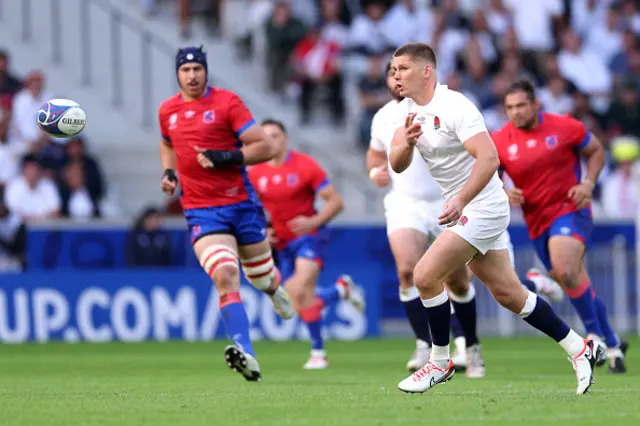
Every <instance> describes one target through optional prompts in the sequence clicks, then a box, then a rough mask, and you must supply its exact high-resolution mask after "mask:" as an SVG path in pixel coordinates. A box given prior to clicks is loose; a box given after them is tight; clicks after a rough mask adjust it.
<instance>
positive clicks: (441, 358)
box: [429, 345, 449, 368]
mask: <svg viewBox="0 0 640 426" xmlns="http://www.w3.org/2000/svg"><path fill="white" fill-rule="evenodd" d="M429 361H431V362H432V363H434V364H435V365H436V367H438V368H447V365H449V346H436V345H432V346H431V356H430V357H429Z"/></svg>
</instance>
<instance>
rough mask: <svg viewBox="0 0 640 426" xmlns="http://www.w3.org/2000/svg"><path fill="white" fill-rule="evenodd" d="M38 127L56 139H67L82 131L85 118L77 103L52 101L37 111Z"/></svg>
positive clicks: (59, 100)
mask: <svg viewBox="0 0 640 426" xmlns="http://www.w3.org/2000/svg"><path fill="white" fill-rule="evenodd" d="M37 119H38V126H40V128H41V129H42V130H43V131H44V132H46V133H47V134H49V135H51V136H53V137H56V138H69V137H72V136H75V135H77V134H78V133H80V132H81V131H82V129H84V125H85V122H86V119H87V116H86V114H85V112H84V110H83V109H82V108H81V107H80V104H78V103H77V102H74V101H71V100H69V99H52V100H50V101H48V102H45V103H44V104H43V105H42V106H41V107H40V110H39V111H38V116H37Z"/></svg>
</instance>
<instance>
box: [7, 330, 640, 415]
mask: <svg viewBox="0 0 640 426" xmlns="http://www.w3.org/2000/svg"><path fill="white" fill-rule="evenodd" d="M224 345H225V343H224V342H214V343H206V344H205V343H163V344H159V343H149V344H78V345H63V344H50V345H21V346H8V345H0V425H2V426H9V425H36V426H55V425H61V426H62V425H64V426H72V425H83V426H86V425H117V426H129V425H136V426H137V425H208V426H211V425H215V426H217V425H220V426H222V425H237V426H246V425H260V426H271V425H274V426H275V425H278V426H287V425H296V426H298V425H299V426H315V425H330V426H343V425H344V426H365V425H366V426H375V425H380V426H386V425H425V424H437V425H439V426H447V425H458V426H466V425H471V424H473V425H476V424H480V425H502V424H505V425H506V424H508V425H529V424H531V425H540V426H546V425H563V426H567V425H574V424H575V425H581V426H584V425H596V424H598V425H602V424H604V423H606V426H612V425H634V424H640V381H639V380H638V378H639V377H640V374H638V371H640V356H639V354H640V340H637V339H636V340H632V341H631V345H632V346H631V351H630V356H629V357H628V360H627V362H628V367H629V370H630V372H629V373H627V375H626V376H613V375H609V374H607V372H606V368H602V369H598V370H597V375H596V385H595V386H594V387H593V388H592V392H591V393H590V394H589V395H586V396H576V395H575V394H574V392H575V386H576V381H575V376H574V374H573V370H572V368H571V365H570V364H569V362H568V361H566V355H565V354H564V352H563V351H562V350H561V349H560V348H559V347H558V346H557V345H554V344H552V343H551V342H549V341H547V340H546V339H535V338H534V339H515V340H489V339H487V340H485V341H484V343H483V351H484V355H485V360H486V362H487V374H488V375H487V377H486V378H485V379H481V380H470V379H467V378H466V377H464V375H463V374H457V375H456V376H455V377H454V379H453V380H452V381H451V382H449V383H447V384H445V385H440V386H436V387H435V388H434V389H433V390H431V391H429V392H427V393H425V394H423V395H405V394H404V393H402V392H400V391H398V390H397V388H396V385H397V383H398V382H399V381H400V380H402V379H403V378H405V377H406V375H407V373H406V372H405V371H404V363H405V361H406V359H407V358H408V356H409V354H410V352H411V350H412V348H413V343H412V342H410V341H408V340H380V341H362V342H353V343H350V342H329V344H328V350H329V355H330V362H331V367H330V369H329V370H327V371H303V370H302V369H301V365H302V364H303V362H304V361H305V360H306V359H305V358H306V355H307V353H308V352H307V351H308V346H307V344H306V343H304V342H291V343H275V342H259V343H257V344H256V348H257V351H258V354H259V356H260V361H261V366H262V370H263V373H264V381H263V382H262V383H247V382H245V381H244V380H243V379H242V378H241V377H240V376H239V375H238V374H237V373H233V372H231V370H229V369H228V368H227V367H226V365H225V363H224V362H223V358H222V349H223V347H224Z"/></svg>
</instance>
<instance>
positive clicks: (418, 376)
mask: <svg viewBox="0 0 640 426" xmlns="http://www.w3.org/2000/svg"><path fill="white" fill-rule="evenodd" d="M454 373H455V369H454V367H453V362H452V361H451V360H449V365H447V367H446V368H439V367H437V366H436V365H435V364H434V363H433V362H431V361H429V362H428V363H427V365H425V366H424V367H422V368H421V369H420V370H418V371H416V372H415V373H413V374H412V375H411V376H409V377H407V378H406V379H404V380H403V381H401V382H400V383H399V384H398V389H400V390H401V391H402V392H405V393H423V392H425V391H427V390H429V389H431V388H432V387H434V386H435V385H437V384H439V383H446V382H447V381H449V380H451V378H452V377H453V375H454Z"/></svg>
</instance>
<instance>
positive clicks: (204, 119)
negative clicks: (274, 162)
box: [158, 87, 255, 209]
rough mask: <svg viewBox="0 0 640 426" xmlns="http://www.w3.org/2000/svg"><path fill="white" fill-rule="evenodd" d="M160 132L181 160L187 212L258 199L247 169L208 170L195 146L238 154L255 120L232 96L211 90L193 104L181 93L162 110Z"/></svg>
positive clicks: (180, 170)
mask: <svg viewBox="0 0 640 426" xmlns="http://www.w3.org/2000/svg"><path fill="white" fill-rule="evenodd" d="M158 115H159V121H160V131H161V133H162V137H163V138H164V140H165V141H167V142H168V143H170V144H171V146H172V147H173V149H174V151H175V153H176V157H177V172H178V176H179V178H180V183H181V187H182V197H181V199H180V202H181V203H182V208H183V209H193V208H202V207H215V206H224V205H229V204H236V203H239V202H242V201H245V200H248V199H252V198H255V192H254V190H253V188H252V187H251V183H250V182H249V179H248V177H247V172H246V170H245V167H244V166H239V167H238V166H235V167H234V166H231V167H224V168H220V169H204V168H202V167H201V166H200V164H198V161H197V152H196V151H195V149H194V148H195V147H196V146H198V147H200V148H204V149H216V150H226V151H229V150H238V149H240V147H241V146H242V142H241V141H240V140H239V137H240V135H242V133H243V132H244V131H245V130H247V129H248V128H249V127H251V126H252V125H253V124H254V123H255V120H254V119H253V116H252V114H251V112H249V110H248V109H247V107H246V106H245V105H244V103H243V102H242V101H241V100H240V98H239V97H238V96H236V95H235V94H234V93H233V92H230V91H228V90H223V89H217V88H213V87H208V88H207V92H206V94H205V95H204V96H203V97H202V98H199V99H196V100H194V101H189V102H187V101H184V100H183V99H182V96H181V94H177V95H175V96H173V97H171V98H169V99H167V100H165V101H164V102H162V104H161V105H160V109H159V114H158Z"/></svg>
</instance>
